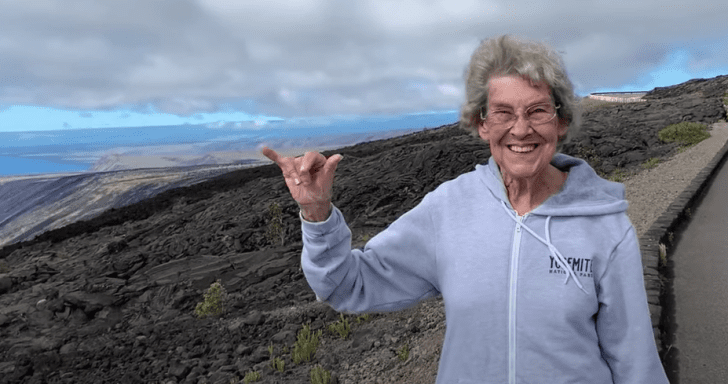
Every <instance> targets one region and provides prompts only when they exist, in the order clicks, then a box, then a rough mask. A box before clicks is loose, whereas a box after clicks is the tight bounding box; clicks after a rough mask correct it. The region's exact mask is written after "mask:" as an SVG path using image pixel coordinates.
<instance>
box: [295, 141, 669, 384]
mask: <svg viewBox="0 0 728 384" xmlns="http://www.w3.org/2000/svg"><path fill="white" fill-rule="evenodd" d="M551 163H552V164H553V165H554V166H555V167H556V168H558V169H560V170H562V171H567V172H568V173H569V174H568V178H567V180H566V183H565V184H564V186H563V187H562V189H561V191H560V192H559V193H558V194H556V195H553V196H551V197H550V198H549V199H547V200H546V201H545V202H544V203H542V204H541V205H540V206H538V207H537V208H536V209H534V210H533V211H531V212H529V213H527V214H525V215H523V216H518V215H517V214H516V212H515V211H514V210H513V208H512V207H511V205H510V203H509V201H508V198H507V194H506V190H505V187H504V185H503V180H502V178H501V175H500V171H499V169H498V166H497V165H496V163H495V161H493V159H492V158H491V159H490V160H489V161H488V162H487V163H486V164H484V165H478V166H477V167H476V168H475V170H474V171H472V172H469V173H466V174H463V175H461V176H460V177H458V178H456V179H454V180H451V181H448V182H445V183H443V184H442V185H440V186H439V187H438V188H437V189H436V190H435V191H433V192H431V193H429V194H428V195H427V196H425V198H424V199H423V200H422V202H421V203H420V204H419V205H417V206H416V207H415V208H414V209H412V210H411V211H409V212H407V213H405V214H404V215H402V216H401V217H400V218H399V219H398V220H396V221H395V222H394V223H392V224H391V225H390V226H389V227H388V228H387V229H386V230H384V231H382V232H381V233H380V234H378V235H377V236H375V237H374V238H372V239H371V240H370V241H369V242H368V243H367V245H366V246H365V248H364V249H362V250H359V249H351V231H350V230H349V228H348V227H347V226H346V223H345V222H344V218H343V216H342V214H341V212H340V211H339V210H338V209H336V208H334V209H333V213H332V215H331V216H330V217H329V219H328V220H327V221H325V222H321V223H310V222H306V221H303V222H302V226H303V243H304V247H303V255H302V266H303V270H304V273H305V274H306V278H307V280H308V282H309V285H310V286H311V288H312V289H313V290H314V291H315V292H316V294H317V295H318V297H320V298H323V300H324V301H326V302H327V303H329V304H330V305H331V306H333V307H334V308H335V309H337V310H339V311H348V312H372V311H393V310H398V309H403V308H406V307H409V306H411V305H413V304H415V303H416V302H418V301H419V300H422V299H425V298H427V297H432V296H436V295H442V296H443V301H444V303H445V316H446V321H447V330H446V333H445V341H444V345H443V349H442V355H441V357H440V365H439V371H438V376H437V383H438V384H444V383H498V384H502V383H511V384H515V383H589V384H606V383H641V384H642V383H667V378H666V376H665V372H664V370H663V367H662V365H661V363H660V360H659V357H658V355H657V349H656V347H655V342H654V336H653V332H652V325H651V321H650V314H649V309H648V306H647V298H646V294H645V288H644V281H643V277H642V262H641V257H640V252H639V246H638V243H637V238H636V235H635V230H634V227H633V226H632V225H631V223H630V221H629V219H628V218H627V215H626V209H627V202H626V201H625V200H624V187H623V186H622V185H621V184H617V183H613V182H610V181H606V180H604V179H601V178H599V177H598V176H597V175H596V173H595V172H594V170H593V169H592V168H591V167H589V165H588V164H587V163H586V162H584V161H583V160H579V159H576V158H573V157H569V156H566V155H562V154H557V155H555V156H554V158H553V160H552V162H551Z"/></svg>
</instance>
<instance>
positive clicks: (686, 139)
mask: <svg viewBox="0 0 728 384" xmlns="http://www.w3.org/2000/svg"><path fill="white" fill-rule="evenodd" d="M657 137H659V138H660V140H661V141H662V142H665V143H678V144H680V145H682V146H692V145H695V144H697V143H699V142H701V141H703V140H705V139H707V138H709V137H710V133H708V127H707V126H706V125H705V124H700V123H689V122H686V121H683V122H682V123H677V124H672V125H668V126H667V127H665V128H663V129H662V130H661V131H660V132H659V133H658V134H657Z"/></svg>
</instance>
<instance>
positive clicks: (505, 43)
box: [460, 35, 581, 149]
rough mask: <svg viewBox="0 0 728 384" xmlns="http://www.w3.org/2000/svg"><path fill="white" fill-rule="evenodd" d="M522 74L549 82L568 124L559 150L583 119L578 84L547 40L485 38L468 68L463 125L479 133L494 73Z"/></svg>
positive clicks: (461, 114) (563, 119) (561, 119)
mask: <svg viewBox="0 0 728 384" xmlns="http://www.w3.org/2000/svg"><path fill="white" fill-rule="evenodd" d="M505 75H520V76H524V77H527V78H529V79H530V80H531V81H533V82H541V81H543V82H545V83H546V84H547V85H548V86H549V89H550V90H551V98H552V99H553V101H554V103H555V104H556V105H560V108H559V109H558V117H559V120H560V121H562V122H565V123H566V124H567V125H568V129H567V131H566V134H565V135H564V136H562V137H560V138H559V143H558V149H561V146H562V145H563V144H564V143H565V142H566V141H567V140H568V137H569V136H570V135H571V134H574V133H576V131H577V130H578V129H579V123H580V122H581V121H580V120H581V113H580V109H579V102H578V101H577V99H576V96H575V95H574V86H573V85H572V84H571V81H570V80H569V78H568V77H567V75H566V69H565V67H564V62H563V61H562V59H561V56H559V54H558V53H556V51H554V50H553V49H552V48H550V47H549V46H547V45H546V44H543V43H538V42H533V41H525V40H520V39H517V38H514V37H512V36H509V35H503V36H499V37H496V38H492V39H488V40H483V41H482V42H481V43H480V46H479V47H478V48H477V49H476V50H475V52H473V55H472V57H471V58H470V64H469V65H468V68H467V69H466V71H465V93H466V98H467V100H466V101H465V104H463V106H462V108H461V109H460V126H461V127H462V128H464V129H465V130H467V131H469V132H470V133H472V134H473V135H476V136H477V135H478V126H479V125H480V123H481V122H482V120H481V117H480V111H481V109H483V108H487V106H488V90H489V88H488V85H489V81H490V78H491V77H492V76H505Z"/></svg>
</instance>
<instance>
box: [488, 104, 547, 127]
mask: <svg viewBox="0 0 728 384" xmlns="http://www.w3.org/2000/svg"><path fill="white" fill-rule="evenodd" d="M559 107H561V106H560V105H557V106H553V105H551V104H536V105H532V106H530V107H528V109H527V110H526V116H525V118H526V120H527V121H528V122H529V123H530V124H531V125H541V124H546V123H548V122H550V121H551V120H553V119H554V117H556V113H557V110H558V109H559ZM484 112H485V108H482V109H481V110H480V119H481V120H483V121H485V122H486V123H487V124H491V125H508V126H509V127H510V126H512V125H514V124H516V121H517V120H518V116H517V115H516V114H515V113H514V112H513V110H510V109H494V110H492V111H490V112H488V114H484Z"/></svg>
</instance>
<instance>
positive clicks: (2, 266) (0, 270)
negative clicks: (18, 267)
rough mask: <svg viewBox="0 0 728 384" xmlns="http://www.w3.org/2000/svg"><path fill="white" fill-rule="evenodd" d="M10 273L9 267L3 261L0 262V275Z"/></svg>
mask: <svg viewBox="0 0 728 384" xmlns="http://www.w3.org/2000/svg"><path fill="white" fill-rule="evenodd" d="M8 272H10V266H9V265H8V263H6V262H5V261H4V260H3V261H0V273H8Z"/></svg>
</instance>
